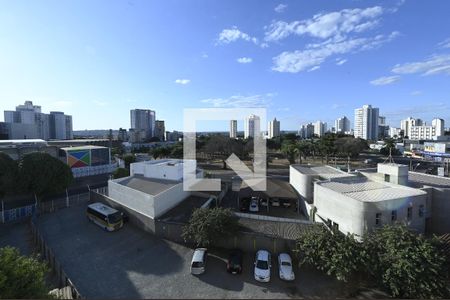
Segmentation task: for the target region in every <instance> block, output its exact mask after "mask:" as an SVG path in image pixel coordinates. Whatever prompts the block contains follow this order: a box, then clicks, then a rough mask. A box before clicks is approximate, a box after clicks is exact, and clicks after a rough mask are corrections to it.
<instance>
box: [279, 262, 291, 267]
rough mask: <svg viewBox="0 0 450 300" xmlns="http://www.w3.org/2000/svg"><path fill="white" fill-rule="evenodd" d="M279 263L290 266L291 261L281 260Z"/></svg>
mask: <svg viewBox="0 0 450 300" xmlns="http://www.w3.org/2000/svg"><path fill="white" fill-rule="evenodd" d="M281 265H282V266H288V267H290V266H291V263H290V262H288V261H282V262H281Z"/></svg>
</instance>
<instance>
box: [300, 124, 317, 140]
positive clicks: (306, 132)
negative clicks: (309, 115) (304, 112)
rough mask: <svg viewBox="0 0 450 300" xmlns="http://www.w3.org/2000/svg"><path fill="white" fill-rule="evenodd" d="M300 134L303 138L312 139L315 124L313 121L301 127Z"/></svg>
mask: <svg viewBox="0 0 450 300" xmlns="http://www.w3.org/2000/svg"><path fill="white" fill-rule="evenodd" d="M298 135H299V136H300V137H301V138H302V139H310V138H312V137H313V135H314V125H313V124H312V123H308V124H304V125H302V126H301V127H300V130H299V131H298Z"/></svg>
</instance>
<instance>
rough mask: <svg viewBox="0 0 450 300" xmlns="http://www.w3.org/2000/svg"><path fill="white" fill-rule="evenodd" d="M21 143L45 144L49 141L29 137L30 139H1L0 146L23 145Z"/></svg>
mask: <svg viewBox="0 0 450 300" xmlns="http://www.w3.org/2000/svg"><path fill="white" fill-rule="evenodd" d="M21 144H44V145H47V142H46V141H44V140H41V139H28V140H0V146H4V145H21Z"/></svg>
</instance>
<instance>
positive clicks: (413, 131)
mask: <svg viewBox="0 0 450 300" xmlns="http://www.w3.org/2000/svg"><path fill="white" fill-rule="evenodd" d="M444 125H445V123H444V120H443V119H439V118H436V119H433V121H432V122H431V125H427V124H426V123H425V122H423V121H422V120H421V119H414V118H411V117H409V118H407V119H405V120H402V121H401V129H402V130H403V131H404V136H407V137H408V138H409V139H412V140H432V139H437V138H438V137H440V136H443V135H444V134H445V127H444Z"/></svg>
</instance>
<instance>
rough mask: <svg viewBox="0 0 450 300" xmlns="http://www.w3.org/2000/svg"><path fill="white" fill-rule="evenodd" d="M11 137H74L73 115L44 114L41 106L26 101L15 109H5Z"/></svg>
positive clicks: (61, 113) (48, 138)
mask: <svg viewBox="0 0 450 300" xmlns="http://www.w3.org/2000/svg"><path fill="white" fill-rule="evenodd" d="M4 116H5V123H9V125H8V130H9V132H8V136H9V138H10V139H43V140H50V139H72V138H73V128H72V116H68V115H65V114H64V113H63V112H50V114H44V113H42V111H41V107H40V106H37V105H33V102H32V101H25V104H24V105H18V106H16V110H15V111H5V112H4Z"/></svg>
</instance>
